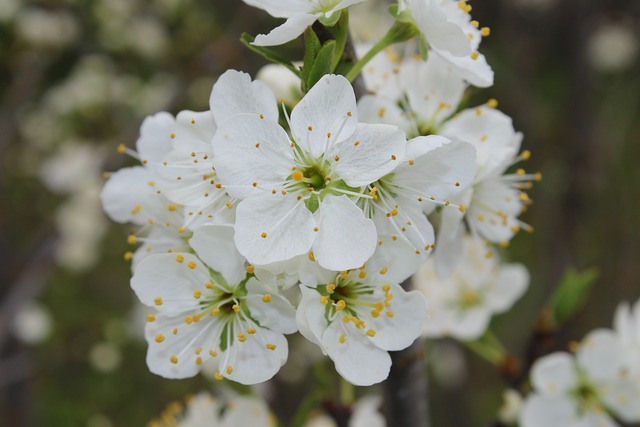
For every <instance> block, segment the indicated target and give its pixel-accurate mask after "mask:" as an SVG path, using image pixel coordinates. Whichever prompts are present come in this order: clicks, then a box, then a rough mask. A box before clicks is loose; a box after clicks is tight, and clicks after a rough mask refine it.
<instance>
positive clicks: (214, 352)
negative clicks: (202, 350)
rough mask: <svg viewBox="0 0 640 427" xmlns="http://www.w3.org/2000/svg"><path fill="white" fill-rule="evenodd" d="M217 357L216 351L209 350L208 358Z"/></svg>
mask: <svg viewBox="0 0 640 427" xmlns="http://www.w3.org/2000/svg"><path fill="white" fill-rule="evenodd" d="M217 355H218V352H217V351H213V350H209V356H211V357H216V356H217Z"/></svg>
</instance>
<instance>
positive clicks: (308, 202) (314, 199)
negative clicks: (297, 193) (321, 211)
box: [304, 194, 320, 213]
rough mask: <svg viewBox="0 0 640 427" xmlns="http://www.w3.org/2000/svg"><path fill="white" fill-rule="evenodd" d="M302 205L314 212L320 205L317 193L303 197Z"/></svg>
mask: <svg viewBox="0 0 640 427" xmlns="http://www.w3.org/2000/svg"><path fill="white" fill-rule="evenodd" d="M304 205H305V206H306V207H307V209H309V210H310V211H311V213H315V211H317V210H318V208H319V207H320V200H318V195H317V194H312V195H311V197H309V198H308V199H305V201H304Z"/></svg>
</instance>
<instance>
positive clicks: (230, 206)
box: [224, 202, 233, 209]
mask: <svg viewBox="0 0 640 427" xmlns="http://www.w3.org/2000/svg"><path fill="white" fill-rule="evenodd" d="M224 205H225V206H226V207H227V208H229V209H233V203H231V202H227V203H225V204H224Z"/></svg>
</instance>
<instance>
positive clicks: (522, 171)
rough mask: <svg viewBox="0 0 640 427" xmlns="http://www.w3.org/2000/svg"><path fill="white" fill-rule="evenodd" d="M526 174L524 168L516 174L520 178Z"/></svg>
mask: <svg viewBox="0 0 640 427" xmlns="http://www.w3.org/2000/svg"><path fill="white" fill-rule="evenodd" d="M526 173H527V172H525V170H524V169H522V168H519V169H518V170H516V174H517V175H520V176H522V175H525V174H526Z"/></svg>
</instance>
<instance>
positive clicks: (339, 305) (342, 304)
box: [336, 300, 347, 311]
mask: <svg viewBox="0 0 640 427" xmlns="http://www.w3.org/2000/svg"><path fill="white" fill-rule="evenodd" d="M346 307H347V303H346V302H344V300H340V301H338V302H337V303H336V310H338V311H340V310H344V309H345V308H346Z"/></svg>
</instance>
